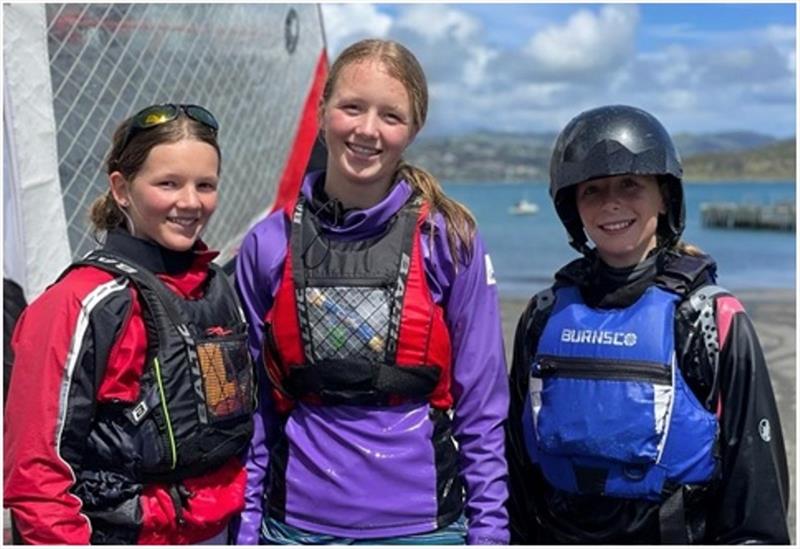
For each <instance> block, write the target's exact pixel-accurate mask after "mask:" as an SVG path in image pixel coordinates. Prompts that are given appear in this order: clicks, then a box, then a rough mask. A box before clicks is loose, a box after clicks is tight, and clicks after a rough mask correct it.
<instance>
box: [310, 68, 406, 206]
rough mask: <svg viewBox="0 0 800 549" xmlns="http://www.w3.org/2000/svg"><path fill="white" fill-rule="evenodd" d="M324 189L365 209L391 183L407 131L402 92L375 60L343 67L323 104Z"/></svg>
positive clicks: (379, 198) (385, 190)
mask: <svg viewBox="0 0 800 549" xmlns="http://www.w3.org/2000/svg"><path fill="white" fill-rule="evenodd" d="M322 130H323V132H324V136H325V143H326V144H327V147H328V163H327V173H326V178H325V190H326V192H327V193H328V194H329V195H330V196H333V197H336V198H338V199H339V200H341V201H342V202H343V203H344V205H345V206H348V207H361V208H365V207H369V206H372V205H374V204H376V203H377V202H378V201H380V200H381V198H383V197H384V196H385V194H386V192H387V191H388V189H389V187H390V186H391V183H392V175H393V174H394V172H395V170H396V169H397V166H398V163H399V162H400V159H401V157H402V154H403V151H405V149H406V147H408V145H409V144H411V141H412V140H413V138H414V135H415V133H416V130H415V129H414V127H413V121H412V113H411V101H410V98H409V94H408V91H407V90H406V88H405V87H404V86H403V84H402V83H401V82H400V81H399V80H397V79H396V78H394V77H392V76H390V75H389V73H388V72H387V71H386V68H385V67H384V65H383V64H382V63H380V62H378V61H373V60H363V61H359V62H355V63H352V64H350V65H347V66H345V67H344V68H343V69H342V70H341V72H340V73H339V76H338V78H337V80H336V82H335V85H334V88H333V92H332V94H331V97H330V99H329V100H328V101H327V102H326V103H325V105H324V111H323V115H322Z"/></svg>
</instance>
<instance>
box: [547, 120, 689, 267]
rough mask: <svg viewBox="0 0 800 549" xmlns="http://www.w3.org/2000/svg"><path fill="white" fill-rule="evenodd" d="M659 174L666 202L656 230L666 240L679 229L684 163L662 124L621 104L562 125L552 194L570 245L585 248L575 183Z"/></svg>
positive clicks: (673, 237) (674, 236)
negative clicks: (576, 201) (615, 177)
mask: <svg viewBox="0 0 800 549" xmlns="http://www.w3.org/2000/svg"><path fill="white" fill-rule="evenodd" d="M622 174H637V175H655V176H658V180H659V185H660V186H661V189H662V192H663V194H664V195H665V200H666V201H667V204H666V206H667V214H666V216H664V217H666V219H659V223H658V226H659V234H660V235H661V236H662V237H663V239H664V242H665V244H666V245H671V244H673V243H675V242H677V240H678V238H680V235H681V233H682V232H683V227H684V219H685V208H684V205H683V186H682V184H681V177H682V176H683V168H682V167H681V159H680V157H679V156H678V151H677V150H676V149H675V145H674V143H673V142H672V139H671V138H670V136H669V134H668V133H667V130H665V129H664V126H662V125H661V123H660V122H659V121H658V120H657V119H656V118H655V117H654V116H653V115H651V114H650V113H647V112H645V111H643V110H641V109H637V108H635V107H628V106H625V105H609V106H605V107H598V108H596V109H592V110H589V111H585V112H582V113H581V114H579V115H578V116H576V117H575V118H573V119H572V120H570V122H569V123H568V124H567V125H566V127H565V128H564V129H563V130H561V133H560V134H559V135H558V139H556V144H555V147H554V149H553V156H552V157H551V158H550V197H551V198H552V199H553V203H554V204H555V206H556V212H557V213H558V216H559V217H560V218H561V222H562V223H563V224H564V226H565V227H566V228H567V232H568V233H569V236H570V244H571V245H572V246H573V247H574V248H575V249H577V250H578V251H580V252H582V253H586V252H587V251H588V250H589V248H588V247H587V245H586V235H585V233H584V232H583V223H581V218H580V216H579V215H578V207H577V205H576V203H575V185H577V184H578V183H582V182H584V181H588V180H590V179H596V178H599V177H608V176H612V175H622Z"/></svg>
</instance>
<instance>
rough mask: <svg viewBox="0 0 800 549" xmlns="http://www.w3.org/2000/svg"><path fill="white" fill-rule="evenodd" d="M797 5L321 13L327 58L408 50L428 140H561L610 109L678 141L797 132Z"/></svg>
mask: <svg viewBox="0 0 800 549" xmlns="http://www.w3.org/2000/svg"><path fill="white" fill-rule="evenodd" d="M795 14H796V11H795V5H794V4H431V3H418V4H366V3H359V4H323V5H322V16H323V24H324V27H325V36H326V40H327V46H328V52H329V54H330V55H331V56H332V57H335V56H336V55H337V54H338V53H339V52H340V51H341V50H342V49H343V48H344V47H346V46H347V45H348V44H350V43H352V42H354V41H356V40H359V39H361V38H366V37H380V38H389V39H392V40H397V41H399V42H402V43H403V44H404V45H405V46H407V47H408V48H409V49H410V50H411V51H412V52H414V54H415V55H416V56H417V58H418V59H419V61H420V63H421V64H422V67H423V69H424V70H425V73H426V76H427V79H428V87H429V91H430V95H431V100H430V107H429V115H428V121H427V124H426V127H425V130H424V134H427V135H429V136H438V135H452V134H459V133H464V132H469V131H476V130H493V131H508V132H520V133H528V132H553V131H559V130H560V129H561V128H562V127H563V126H564V125H565V124H566V123H567V122H568V121H569V120H570V119H571V118H572V117H573V116H575V115H576V114H578V113H579V112H581V111H583V110H586V109H589V108H593V107H596V106H599V105H603V104H612V103H615V104H628V105H634V106H637V107H640V108H643V109H645V110H648V111H650V112H651V113H653V114H654V115H656V116H657V117H658V118H659V119H660V120H661V121H662V123H663V124H664V125H665V126H666V128H667V129H668V130H669V131H670V132H672V133H680V132H689V133H712V132H721V131H737V130H747V131H755V132H759V133H764V134H768V135H772V136H775V137H790V136H793V135H794V134H795V130H796V101H795V96H796V83H797V75H796V71H797V54H796V46H795V35H796V20H795Z"/></svg>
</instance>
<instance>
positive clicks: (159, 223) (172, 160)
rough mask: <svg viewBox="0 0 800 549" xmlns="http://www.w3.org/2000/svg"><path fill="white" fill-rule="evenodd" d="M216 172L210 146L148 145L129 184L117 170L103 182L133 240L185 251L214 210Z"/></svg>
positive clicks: (189, 141) (187, 141)
mask: <svg viewBox="0 0 800 549" xmlns="http://www.w3.org/2000/svg"><path fill="white" fill-rule="evenodd" d="M218 171H219V156H218V155H217V151H216V150H215V149H214V147H212V146H211V145H209V144H208V143H204V142H202V141H197V140H195V139H182V140H181V141H177V142H175V143H165V144H161V145H156V146H155V147H153V148H152V149H151V150H150V152H149V154H148V155H147V160H146V161H145V162H144V164H143V165H142V167H141V169H140V170H139V171H138V172H137V173H136V175H135V176H134V178H133V180H132V181H128V180H126V179H125V177H124V176H123V175H122V174H121V173H120V172H113V173H111V174H110V175H109V179H110V180H111V192H112V193H113V195H114V199H115V200H116V202H117V204H118V205H119V207H120V208H121V209H122V210H123V211H124V212H125V213H126V214H127V217H128V218H129V220H130V224H132V227H131V229H132V233H133V234H134V236H137V237H139V238H143V239H147V240H152V241H154V242H156V243H158V244H160V245H161V246H163V247H165V248H167V249H170V250H175V251H186V250H189V249H191V247H192V246H193V245H194V243H195V242H196V241H197V239H198V238H199V237H200V234H201V232H202V230H203V229H204V228H205V226H206V224H207V223H208V220H209V218H210V217H211V214H213V213H214V210H215V209H216V207H217V186H218V184H219V176H218Z"/></svg>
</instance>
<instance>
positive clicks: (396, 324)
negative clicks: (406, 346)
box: [386, 253, 411, 355]
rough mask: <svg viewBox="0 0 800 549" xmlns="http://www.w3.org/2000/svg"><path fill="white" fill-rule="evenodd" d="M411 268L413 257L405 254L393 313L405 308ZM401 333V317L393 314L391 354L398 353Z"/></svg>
mask: <svg viewBox="0 0 800 549" xmlns="http://www.w3.org/2000/svg"><path fill="white" fill-rule="evenodd" d="M410 268H411V257H409V255H408V254H406V253H403V255H402V256H401V257H400V271H399V272H398V273H397V282H396V285H395V287H394V295H393V296H392V297H393V299H394V303H393V305H392V310H393V311H399V310H401V309H402V307H403V296H405V293H406V279H407V278H408V271H409V269H410ZM399 333H400V315H399V314H392V315H391V316H390V317H389V341H388V345H387V349H386V350H387V351H388V352H389V354H390V355H391V354H394V353H395V351H397V337H398V335H399Z"/></svg>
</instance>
